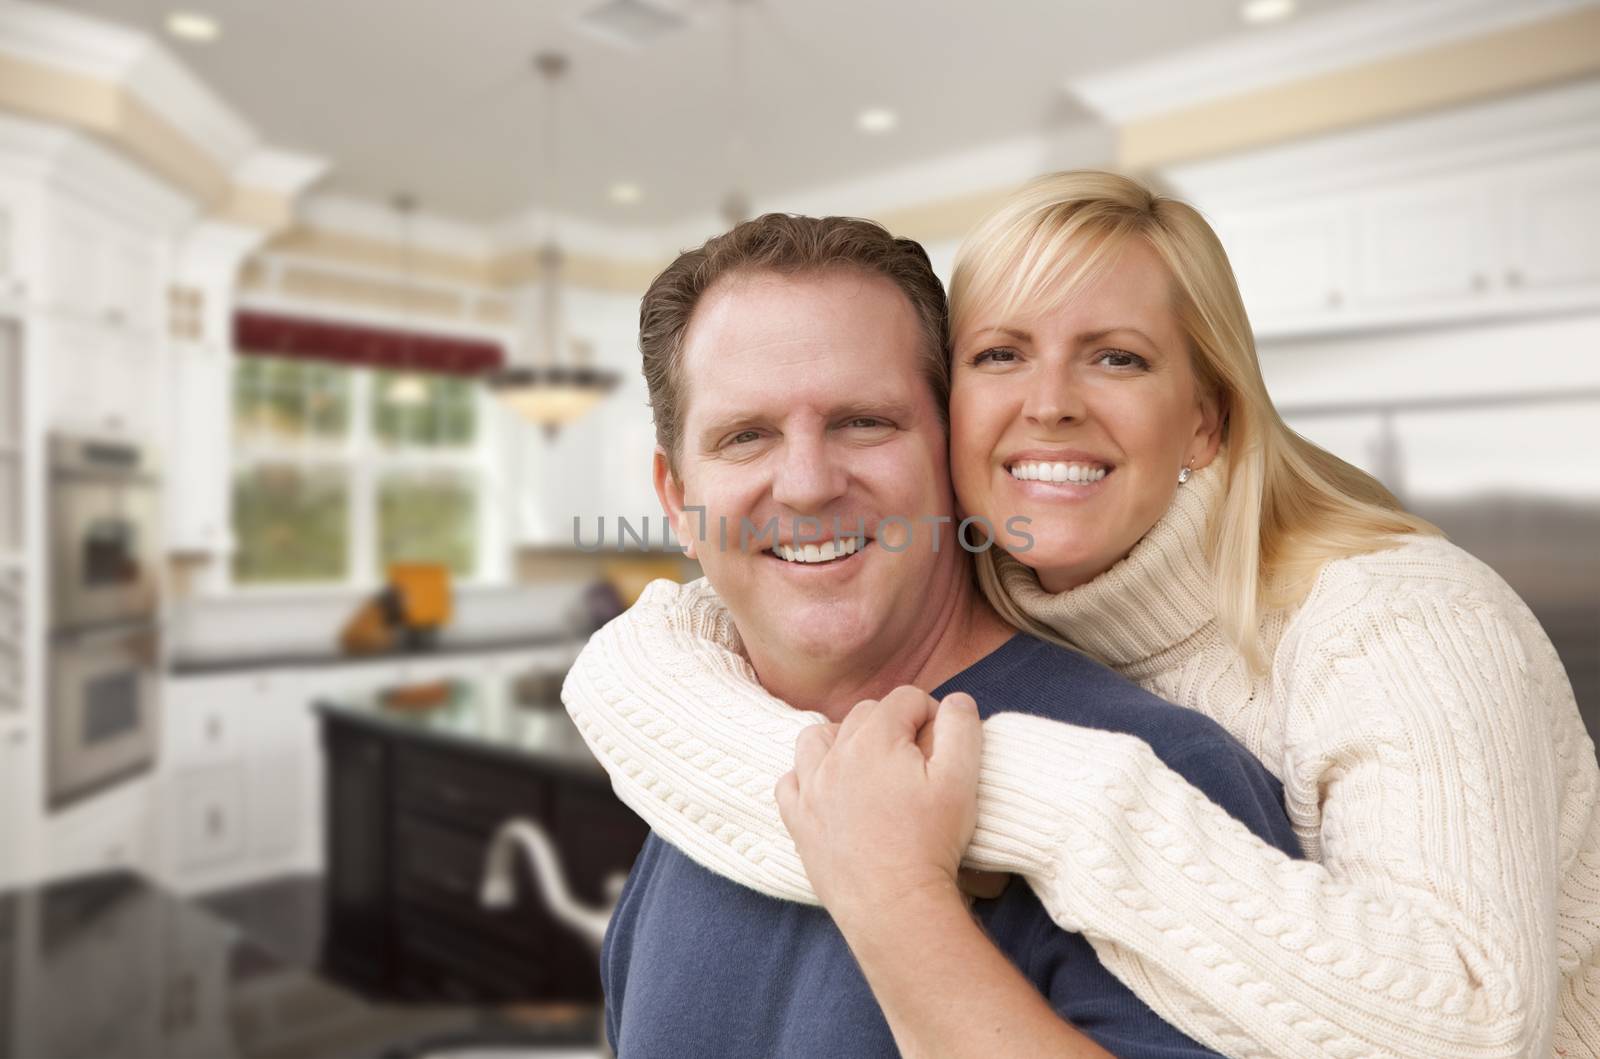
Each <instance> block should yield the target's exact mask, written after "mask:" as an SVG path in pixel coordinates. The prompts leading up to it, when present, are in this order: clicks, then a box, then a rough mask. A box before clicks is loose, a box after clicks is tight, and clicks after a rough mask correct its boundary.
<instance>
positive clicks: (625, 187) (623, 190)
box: [611, 181, 644, 206]
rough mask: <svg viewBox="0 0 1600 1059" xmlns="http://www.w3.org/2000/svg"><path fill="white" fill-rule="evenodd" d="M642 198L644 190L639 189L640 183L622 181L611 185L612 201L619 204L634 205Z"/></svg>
mask: <svg viewBox="0 0 1600 1059" xmlns="http://www.w3.org/2000/svg"><path fill="white" fill-rule="evenodd" d="M642 198H644V192H643V191H640V190H639V185H638V184H629V183H627V182H626V181H622V182H619V183H616V184H612V185H611V201H612V202H615V203H616V204H617V205H618V206H632V205H633V204H634V203H636V202H638V201H639V200H640V199H642Z"/></svg>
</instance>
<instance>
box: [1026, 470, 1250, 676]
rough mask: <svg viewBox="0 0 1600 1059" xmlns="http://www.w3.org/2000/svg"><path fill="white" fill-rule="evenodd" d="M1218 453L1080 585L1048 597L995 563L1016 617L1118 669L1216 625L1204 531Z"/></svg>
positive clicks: (1031, 579)
mask: <svg viewBox="0 0 1600 1059" xmlns="http://www.w3.org/2000/svg"><path fill="white" fill-rule="evenodd" d="M1227 478H1228V469H1227V466H1226V460H1225V458H1224V454H1223V453H1218V455H1217V458H1216V459H1214V460H1213V461H1212V462H1211V463H1210V465H1209V466H1206V467H1203V468H1201V469H1200V470H1198V471H1196V472H1194V474H1193V475H1191V476H1190V478H1189V481H1188V482H1186V483H1185V484H1183V485H1181V486H1179V487H1178V491H1177V493H1176V495H1174V497H1173V499H1172V505H1171V506H1170V507H1168V508H1167V512H1166V514H1164V515H1162V516H1161V518H1160V520H1159V521H1157V522H1156V524H1155V525H1154V526H1152V527H1151V528H1150V531H1149V532H1148V533H1146V534H1145V535H1144V536H1143V537H1142V538H1140V540H1139V542H1138V543H1137V544H1135V545H1134V546H1133V550H1132V551H1130V552H1129V553H1128V554H1127V555H1126V556H1125V557H1124V558H1123V559H1122V560H1121V561H1120V562H1118V563H1117V564H1116V565H1115V566H1113V567H1111V569H1109V570H1107V571H1106V572H1105V573H1103V574H1101V575H1100V576H1099V577H1096V578H1095V579H1094V580H1092V581H1089V582H1087V583H1086V584H1083V585H1079V586H1078V587H1077V588H1074V589H1071V590H1069V591H1067V592H1061V593H1051V592H1047V591H1045V590H1044V589H1043V588H1041V587H1040V586H1039V579H1038V577H1037V575H1035V574H1034V572H1033V570H1031V569H1030V568H1028V567H1027V566H1024V565H1023V564H1022V563H1021V562H1019V561H1018V560H1016V559H1014V558H1012V557H1011V556H1010V555H1007V554H1005V553H1001V554H1000V555H998V556H997V563H996V566H997V569H998V573H999V578H1000V584H1001V586H1002V587H1003V589H1004V590H1005V593H1006V595H1007V596H1009V597H1010V598H1011V600H1012V602H1014V603H1015V604H1016V605H1017V606H1018V607H1019V608H1021V610H1022V611H1023V613H1025V614H1027V615H1028V616H1029V617H1031V618H1033V619H1035V620H1036V621H1039V622H1042V623H1043V624H1045V625H1048V626H1049V627H1050V628H1052V629H1054V630H1056V632H1057V633H1059V634H1060V635H1061V636H1062V637H1064V638H1065V639H1066V640H1068V641H1069V642H1071V643H1073V644H1076V645H1077V646H1078V647H1080V648H1082V649H1083V650H1084V651H1086V652H1088V653H1089V654H1091V655H1094V656H1095V657H1097V658H1100V659H1102V660H1104V661H1105V662H1107V663H1109V664H1110V665H1112V666H1116V667H1118V668H1121V667H1124V666H1129V665H1132V664H1134V663H1137V662H1141V661H1143V660H1145V659H1147V658H1151V657H1153V656H1154V655H1157V654H1160V653H1161V652H1163V651H1166V650H1168V649H1170V648H1172V647H1175V646H1176V645H1178V644H1180V643H1182V642H1183V641H1185V640H1187V639H1189V638H1190V637H1192V636H1193V635H1194V634H1195V633H1196V632H1198V631H1199V630H1200V629H1202V628H1203V627H1205V625H1206V624H1207V623H1209V622H1213V621H1214V620H1215V618H1216V590H1215V577H1214V575H1213V572H1212V567H1211V563H1210V562H1209V561H1208V560H1207V559H1206V554H1205V539H1206V526H1207V525H1208V523H1209V521H1210V518H1211V514H1212V512H1214V511H1215V510H1217V508H1218V507H1219V506H1220V505H1221V503H1222V497H1223V494H1224V493H1225V492H1226V489H1227Z"/></svg>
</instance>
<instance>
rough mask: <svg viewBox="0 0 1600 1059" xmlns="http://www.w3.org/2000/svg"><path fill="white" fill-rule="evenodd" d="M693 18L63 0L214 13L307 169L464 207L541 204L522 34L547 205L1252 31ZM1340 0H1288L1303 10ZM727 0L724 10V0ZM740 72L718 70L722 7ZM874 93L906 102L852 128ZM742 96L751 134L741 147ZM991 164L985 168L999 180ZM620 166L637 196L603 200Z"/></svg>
mask: <svg viewBox="0 0 1600 1059" xmlns="http://www.w3.org/2000/svg"><path fill="white" fill-rule="evenodd" d="M666 2H668V3H670V4H672V6H675V7H677V8H679V9H680V10H683V11H685V12H686V13H687V14H688V16H689V22H688V25H687V26H686V27H685V28H683V29H680V30H678V31H676V32H673V33H671V34H669V35H667V36H665V37H662V38H661V39H659V40H658V41H657V42H656V43H654V44H653V45H651V46H649V47H647V48H645V49H643V50H639V51H630V50H626V49H622V48H618V47H616V46H614V45H610V44H605V43H601V42H600V41H598V40H596V39H594V38H593V37H591V36H589V35H587V34H585V33H584V32H582V31H581V30H580V29H578V28H577V18H578V16H579V14H581V13H582V12H584V11H586V10H588V9H590V8H592V7H595V6H597V5H598V4H599V3H600V0H57V6H61V7H66V8H71V9H74V10H77V11H80V12H83V13H87V14H92V15H97V16H101V17H105V18H109V19H112V20H115V21H118V22H121V23H123V24H127V25H131V26H134V27H136V28H140V29H144V30H147V31H154V32H156V33H158V34H161V35H163V36H165V34H164V33H162V31H161V30H160V28H159V27H160V25H161V22H162V21H163V20H164V18H165V16H166V15H167V13H168V12H169V11H171V10H174V9H178V8H182V9H185V10H194V11H201V12H204V13H207V14H210V15H214V16H215V17H217V18H218V19H219V20H220V22H221V27H222V35H221V38H220V39H219V40H217V41H216V42H214V43H211V44H207V45H196V44H191V43H185V42H182V41H177V40H173V39H171V38H167V41H168V46H169V47H170V48H171V49H172V50H173V51H174V52H175V53H177V54H178V55H179V56H180V57H181V58H182V59H183V60H184V61H185V62H186V63H188V64H189V65H190V67H191V68H192V69H194V70H195V71H196V72H197V73H198V74H199V75H200V76H201V77H202V78H203V79H204V80H205V81H206V82H207V83H209V84H210V85H211V86H212V87H213V88H214V89H215V90H216V91H217V92H218V93H219V94H220V95H221V96H222V97H223V98H224V99H225V100H226V101H227V102H228V103H229V104H231V105H232V106H233V107H235V108H236V109H237V110H238V111H239V112H240V113H241V114H242V115H243V116H244V117H245V118H246V119H247V120H248V121H250V122H251V123H252V124H254V125H255V126H256V128H257V129H258V130H259V131H260V132H261V133H262V134H263V136H264V137H265V138H266V139H267V141H268V142H269V143H271V144H272V145H274V146H276V147H282V148H286V149H290V150H296V151H305V152H309V153H311V154H314V155H319V156H321V157H324V158H326V159H328V160H329V161H330V162H331V163H332V168H331V171H330V173H329V175H328V177H327V178H326V179H325V180H324V182H323V183H322V185H321V188H322V189H324V190H327V191H330V192H334V193H336V194H339V195H344V196H353V197H359V198H365V199H372V200H380V201H386V200H388V199H389V198H390V197H391V196H393V195H394V194H395V193H396V192H399V191H408V192H412V193H414V194H415V195H416V196H417V197H418V199H419V200H420V203H421V205H422V208H423V209H424V210H425V211H426V212H428V213H430V214H435V215H441V216H448V217H456V218H460V219H462V220H467V221H491V220H500V219H504V218H506V217H508V216H510V215H512V214H515V213H518V212H521V211H522V210H525V209H527V208H528V207H530V206H534V205H539V204H541V203H540V192H541V188H542V170H541V169H540V167H539V161H540V156H541V153H542V152H541V143H540V139H541V132H542V128H543V125H542V114H543V111H542V109H541V101H542V99H543V95H542V93H543V88H542V87H541V85H540V84H539V82H538V81H537V79H536V77H535V75H534V74H533V72H532V69H531V62H530V59H531V56H532V55H533V53H534V52H536V51H539V50H543V49H558V50H561V51H565V52H567V53H569V54H570V55H571V57H572V71H571V74H570V76H569V77H568V79H567V84H566V87H565V89H564V95H563V99H564V102H563V111H562V114H563V116H562V136H561V141H560V154H561V160H560V161H561V171H562V179H561V182H560V187H559V189H558V192H557V199H558V201H557V206H558V208H559V209H560V211H561V212H563V213H566V214H568V215H576V216H580V217H584V218H586V219H589V220H592V221H595V222H599V223H603V224H608V225H629V224H644V223H649V224H659V223H663V222H670V221H675V220H679V219H682V218H685V217H691V216H703V215H705V214H707V213H708V212H710V211H711V210H714V209H715V208H716V205H717V203H718V202H719V201H720V200H721V199H722V197H723V195H724V194H725V193H726V192H727V191H728V190H729V189H730V187H732V186H733V185H734V184H735V183H736V182H738V183H742V184H743V185H744V186H745V187H746V188H747V189H748V190H749V191H750V192H751V193H752V194H753V196H754V197H756V198H757V199H759V200H761V201H770V200H771V198H772V197H773V196H776V195H781V194H782V193H784V192H790V191H796V190H800V189H805V188H811V187H815V186H818V185H826V184H834V183H838V182H843V181H848V180H852V179H855V178H858V177H864V176H867V175H869V174H871V173H874V172H877V171H880V170H886V169H891V168H894V167H897V166H903V165H905V164H906V163H908V162H913V161H916V160H918V159H921V158H929V157H936V156H942V155H949V154H952V153H955V152H959V151H962V150H965V149H968V148H973V147H977V146H980V145H984V144H989V143H993V142H996V141H1001V140H1008V139H1013V138H1016V137H1019V136H1024V135H1029V134H1048V133H1049V132H1050V131H1051V130H1053V129H1056V128H1059V127H1061V126H1065V125H1071V124H1074V123H1078V122H1082V121H1085V120H1086V116H1085V114H1084V113H1083V111H1082V110H1081V109H1080V108H1079V107H1078V106H1077V105H1076V104H1075V103H1074V102H1073V101H1072V100H1070V99H1069V98H1068V96H1067V94H1066V92H1065V91H1064V87H1063V86H1064V85H1065V84H1066V82H1067V81H1068V80H1070V79H1072V78H1075V77H1079V76H1083V75H1085V74H1089V73H1102V72H1106V71H1111V70H1114V69H1116V68H1117V67H1118V66H1119V65H1123V64H1127V63H1131V62H1135V61H1143V60H1148V59H1151V58H1154V57H1157V56H1159V55H1161V54H1163V53H1167V52H1172V51H1176V50H1180V49H1183V48H1186V47H1188V46H1191V45H1195V44H1200V43H1202V42H1209V41H1214V40H1216V39H1218V38H1220V37H1222V36H1225V35H1228V34H1235V33H1248V32H1252V30H1251V29H1249V28H1247V27H1245V26H1244V24H1243V23H1242V22H1241V20H1240V17H1239V0H990V2H986V3H978V2H973V0H901V2H889V0H746V2H745V3H743V4H739V3H737V2H736V0H666ZM1348 2H1350V0H1300V4H1299V7H1300V12H1301V13H1300V15H1298V16H1297V17H1305V16H1306V15H1307V14H1314V13H1316V12H1318V11H1322V10H1326V9H1328V8H1332V7H1338V6H1343V5H1345V4H1346V3H1348ZM735 12H737V13H735ZM732 18H738V19H740V20H741V21H742V25H743V27H744V39H745V41H746V46H745V48H744V50H743V54H744V55H745V68H746V75H745V77H746V85H747V87H746V90H745V92H743V93H740V94H738V95H737V98H735V94H734V93H732V92H730V89H729V86H730V81H731V69H730V61H729V56H730V32H729V26H730V19H732ZM868 106H887V107H890V108H893V109H894V110H895V111H897V112H898V114H899V118H900V121H899V127H898V128H897V129H896V130H895V131H894V132H892V133H889V134H887V135H882V136H869V135H866V134H864V133H861V132H859V131H857V129H856V125H855V118H856V115H857V113H858V112H859V111H861V110H862V109H863V108H865V107H868ZM740 113H742V114H743V122H744V127H745V128H747V129H748V137H747V139H748V143H747V144H746V145H745V147H744V148H743V150H739V149H738V148H735V147H733V146H731V140H732V138H733V137H732V133H731V130H732V129H734V128H737V127H739V124H740V121H739V114H740ZM1012 176H1013V175H1012V174H1002V175H1000V176H999V177H998V181H997V182H1004V181H1005V180H1008V179H1011V177H1012ZM616 181H628V182H632V183H636V184H638V185H639V186H640V187H641V189H642V190H643V199H642V200H641V201H640V202H639V203H638V204H636V205H633V206H621V205H617V204H614V203H612V202H611V201H610V199H609V197H608V189H609V188H610V186H611V185H612V184H613V183H614V182H616Z"/></svg>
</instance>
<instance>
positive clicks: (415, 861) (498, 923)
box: [394, 814, 549, 946]
mask: <svg viewBox="0 0 1600 1059" xmlns="http://www.w3.org/2000/svg"><path fill="white" fill-rule="evenodd" d="M487 853H488V840H487V839H486V838H484V837H482V836H480V835H479V834H478V833H477V832H472V831H462V830H459V829H457V828H452V827H447V826H444V825H441V824H437V823H434V822H433V821H431V820H426V819H423V818H420V817H417V816H414V815H410V814H407V815H403V816H401V817H400V819H399V820H397V821H396V822H395V830H394V861H395V876H396V882H397V885H398V887H399V893H400V896H401V898H402V899H403V900H405V901H408V902H411V903H413V904H417V905H426V906H427V907H428V909H429V911H430V913H431V914H435V915H442V916H448V917H450V918H451V919H453V920H454V921H455V922H456V923H457V925H459V926H461V927H462V928H463V929H469V930H472V931H473V932H474V933H476V934H477V935H479V936H482V937H487V938H497V939H503V940H504V943H505V944H506V945H507V946H533V945H535V944H536V942H537V939H538V938H539V936H540V935H542V934H543V932H544V925H545V923H546V922H547V920H548V917H549V913H548V912H546V911H545V910H544V906H543V901H542V900H541V899H540V897H539V896H538V895H537V893H536V892H535V891H534V890H533V889H531V884H530V881H529V879H528V877H527V874H526V871H525V869H524V868H523V866H522V865H520V864H519V865H518V866H517V869H518V870H517V897H518V900H517V903H516V904H515V905H513V906H512V907H511V908H507V909H487V908H484V907H483V904H482V903H481V902H480V901H479V899H478V895H479V892H480V889H481V887H482V884H483V876H484V863H485V860H486V855H487Z"/></svg>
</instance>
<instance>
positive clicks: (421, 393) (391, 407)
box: [372, 371, 477, 448]
mask: <svg viewBox="0 0 1600 1059" xmlns="http://www.w3.org/2000/svg"><path fill="white" fill-rule="evenodd" d="M476 400H477V384H476V383H475V382H474V381H473V380H470V379H460V378H456V377H455V376H451V375H427V374H421V373H406V372H393V371H375V372H373V378H372V431H373V434H374V436H375V437H377V439H378V440H379V441H380V442H382V443H384V444H386V445H388V446H390V447H396V446H408V445H409V446H422V447H428V448H433V447H439V446H450V447H454V448H465V447H470V446H471V444H472V440H473V437H474V432H475V429H476V422H475V417H474V415H473V409H474V408H475V404H474V402H475V401H476Z"/></svg>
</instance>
